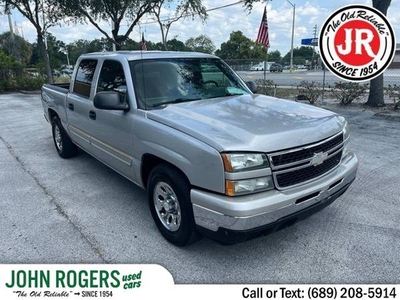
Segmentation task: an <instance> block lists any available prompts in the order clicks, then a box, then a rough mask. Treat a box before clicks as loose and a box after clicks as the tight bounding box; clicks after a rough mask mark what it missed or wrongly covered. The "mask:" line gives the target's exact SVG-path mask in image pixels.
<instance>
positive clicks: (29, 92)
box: [19, 90, 41, 95]
mask: <svg viewBox="0 0 400 300" xmlns="http://www.w3.org/2000/svg"><path fill="white" fill-rule="evenodd" d="M19 92H20V93H21V94H28V95H40V93H41V92H40V90H36V91H24V90H20V91H19Z"/></svg>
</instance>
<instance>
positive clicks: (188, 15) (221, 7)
mask: <svg viewBox="0 0 400 300" xmlns="http://www.w3.org/2000/svg"><path fill="white" fill-rule="evenodd" d="M242 2H243V0H241V1H236V2H233V3H230V4H225V5H222V6H217V7H213V8H209V9H206V12H210V11H214V10H218V9H223V8H227V7H230V6H234V5H238V4H240V3H242ZM191 15H192V14H186V15H184V16H183V17H190V16H191ZM174 19H175V18H166V19H164V20H161V22H166V21H170V20H174ZM155 23H158V21H148V22H145V23H141V25H147V24H155Z"/></svg>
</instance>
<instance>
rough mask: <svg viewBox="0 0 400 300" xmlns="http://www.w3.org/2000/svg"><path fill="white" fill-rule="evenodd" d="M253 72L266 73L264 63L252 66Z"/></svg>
mask: <svg viewBox="0 0 400 300" xmlns="http://www.w3.org/2000/svg"><path fill="white" fill-rule="evenodd" d="M250 70H251V71H264V63H263V62H261V63H259V64H258V65H255V66H252V67H251V68H250Z"/></svg>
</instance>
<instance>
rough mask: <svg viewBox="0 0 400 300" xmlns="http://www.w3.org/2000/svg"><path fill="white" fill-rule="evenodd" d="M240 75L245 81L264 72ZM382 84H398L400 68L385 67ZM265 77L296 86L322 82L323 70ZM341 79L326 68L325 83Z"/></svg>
mask: <svg viewBox="0 0 400 300" xmlns="http://www.w3.org/2000/svg"><path fill="white" fill-rule="evenodd" d="M237 73H238V74H239V75H240V77H242V78H243V79H244V80H245V81H249V80H253V81H254V80H256V79H263V78H264V72H262V71H238V72H237ZM383 77H384V85H385V86H387V85H389V84H391V85H393V84H397V85H398V84H399V82H400V70H397V69H387V70H386V71H385V72H384V76H383ZM266 78H267V79H270V80H272V81H273V82H274V83H275V84H277V85H280V86H292V85H293V86H297V85H299V84H300V82H301V81H303V80H306V81H310V82H311V81H315V82H318V83H320V84H321V85H322V84H323V80H324V72H323V71H322V70H311V71H307V70H298V71H295V72H293V73H289V72H288V71H286V70H284V71H283V72H282V73H269V72H267V73H266ZM338 81H341V80H340V79H339V78H338V77H336V76H335V75H333V74H332V73H331V72H329V71H328V70H327V71H326V72H325V85H326V86H334V85H335V82H338Z"/></svg>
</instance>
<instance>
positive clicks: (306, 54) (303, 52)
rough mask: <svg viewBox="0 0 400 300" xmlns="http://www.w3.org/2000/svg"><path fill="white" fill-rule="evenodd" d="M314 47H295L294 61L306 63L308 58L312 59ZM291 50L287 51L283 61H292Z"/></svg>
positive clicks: (299, 63) (295, 62) (298, 63)
mask: <svg viewBox="0 0 400 300" xmlns="http://www.w3.org/2000/svg"><path fill="white" fill-rule="evenodd" d="M313 52H314V49H313V48H312V47H307V46H301V47H300V48H299V47H297V48H294V49H293V63H294V64H295V65H304V64H305V63H306V60H309V61H311V59H312V57H313ZM290 53H291V52H290V51H288V53H286V55H285V56H284V57H283V58H282V61H284V62H287V63H288V62H289V61H290Z"/></svg>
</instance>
